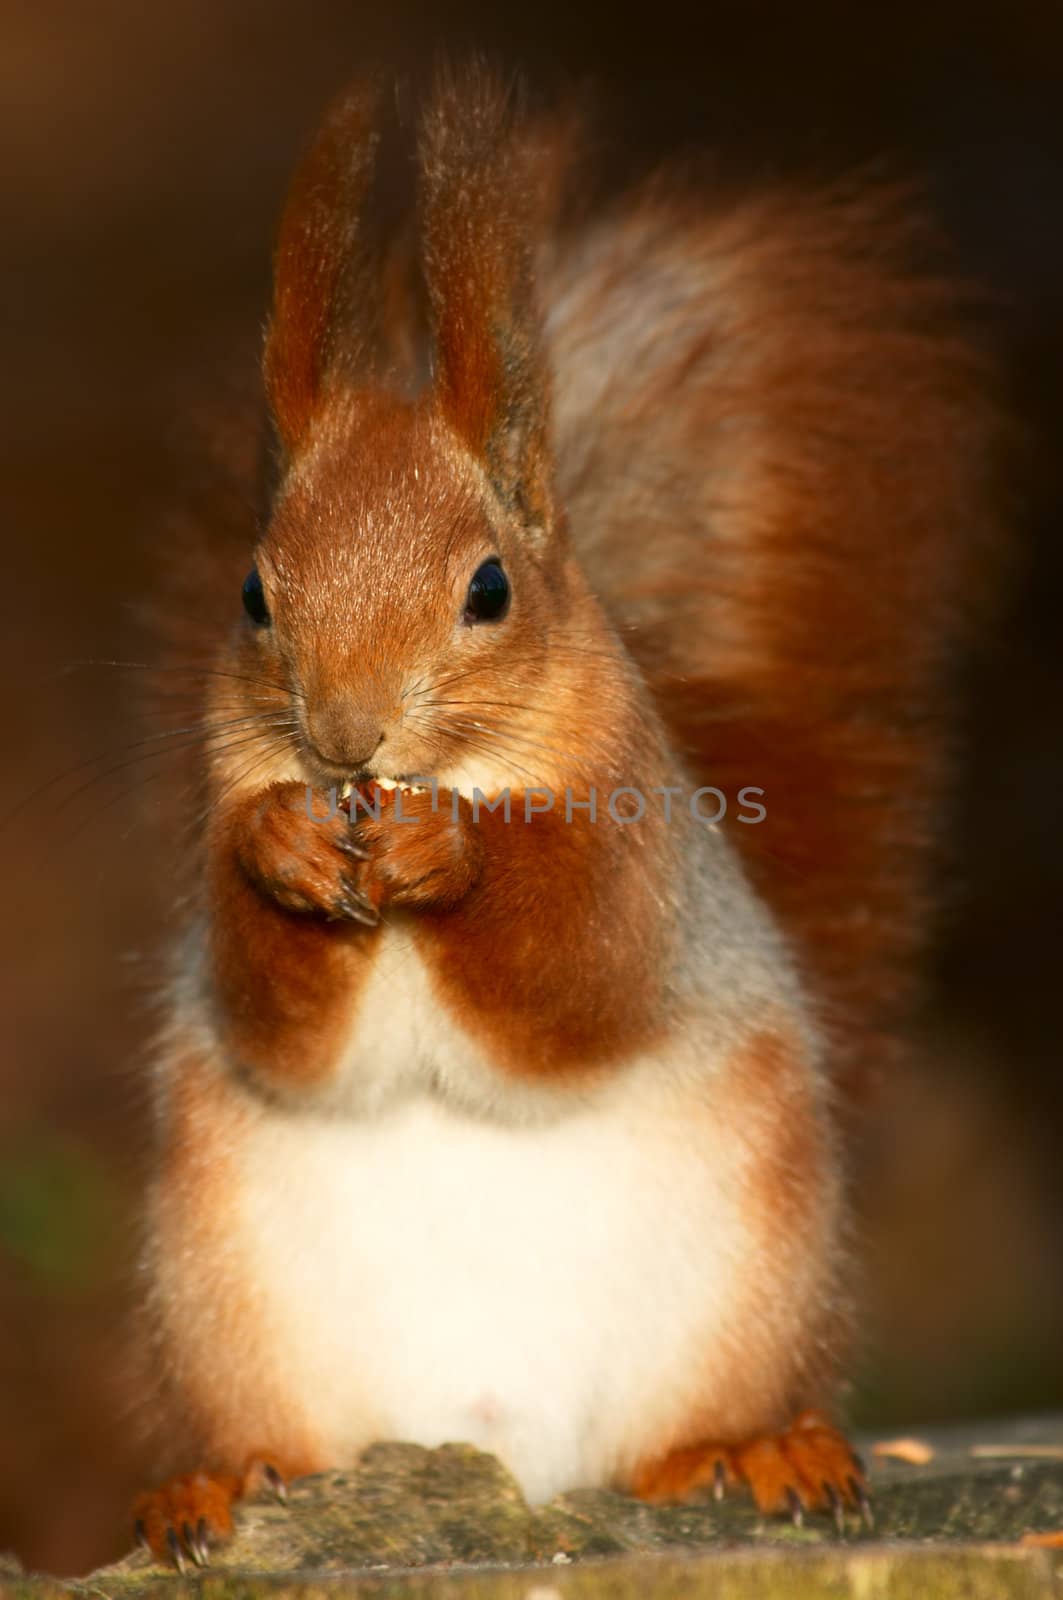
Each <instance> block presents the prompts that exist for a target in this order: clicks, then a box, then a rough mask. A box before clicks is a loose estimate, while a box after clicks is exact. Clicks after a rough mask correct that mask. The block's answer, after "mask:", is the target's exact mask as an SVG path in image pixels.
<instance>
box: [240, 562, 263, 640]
mask: <svg viewBox="0 0 1063 1600" xmlns="http://www.w3.org/2000/svg"><path fill="white" fill-rule="evenodd" d="M243 597H244V610H245V611H246V612H247V614H248V616H249V617H250V618H251V621H252V622H253V623H254V624H255V627H256V628H265V627H268V625H269V607H268V606H267V604H266V595H265V591H264V590H263V588H262V579H261V578H260V577H259V575H258V568H257V567H252V568H251V571H250V572H249V573H248V574H247V577H246V578H245V579H244V587H243Z"/></svg>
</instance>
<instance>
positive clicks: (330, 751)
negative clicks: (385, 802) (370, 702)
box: [307, 700, 384, 773]
mask: <svg viewBox="0 0 1063 1600" xmlns="http://www.w3.org/2000/svg"><path fill="white" fill-rule="evenodd" d="M307 729H308V732H309V734H310V737H311V739H312V740H313V742H314V747H315V749H316V750H317V753H318V755H320V756H321V758H322V760H324V761H327V762H329V763H330V764H331V765H332V766H336V767H342V768H343V769H344V771H345V772H352V773H353V772H357V771H358V770H359V768H361V767H364V766H366V765H367V764H368V763H369V761H371V760H372V758H373V756H374V755H375V753H376V751H377V750H378V749H379V748H380V746H381V744H382V743H383V740H384V731H383V729H382V728H381V726H380V718H379V716H376V715H374V713H373V712H371V711H361V710H359V708H358V707H357V706H352V705H350V704H346V703H344V702H342V701H336V700H334V701H330V702H327V703H326V704H324V705H319V706H315V707H314V709H313V710H312V711H310V713H309V715H308V716H307Z"/></svg>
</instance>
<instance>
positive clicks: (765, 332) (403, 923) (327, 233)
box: [135, 66, 1000, 1565]
mask: <svg viewBox="0 0 1063 1600" xmlns="http://www.w3.org/2000/svg"><path fill="white" fill-rule="evenodd" d="M389 105H390V101H389V97H388V94H387V91H386V90H384V89H382V88H380V87H379V85H378V84H377V83H376V82H375V81H365V82H360V83H358V84H356V85H355V86H354V87H353V88H352V89H351V90H349V91H348V92H347V93H346V94H345V95H344V96H343V97H342V98H341V99H340V100H339V101H338V102H337V104H336V105H335V106H334V107H333V109H332V110H331V112H330V113H329V115H328V116H327V118H326V120H325V122H324V124H323V126H322V128H321V130H320V132H319V133H318V135H317V137H316V139H315V141H314V142H313V144H312V146H311V148H310V150H309V152H308V154H307V155H306V157H305V159H304V162H303V164H302V167H301V168H300V170H299V172H298V173H297V176H296V178H295V181H294V184H293V187H292V190H291V193H290V197H289V199H288V202H287V206H286V209H285V211H284V215H283V218H282V223H281V228H280V235H279V242H278V246H277V252H276V262H275V289H274V297H273V307H272V314H271V318H270V322H269V326H268V332H267V337H266V347H265V362H264V371H265V389H266V396H267V399H268V405H269V411H270V414H271V419H272V426H273V428H274V429H275V437H276V441H277V473H276V480H277V481H276V487H275V490H274V492H273V494H272V499H271V503H270V507H269V513H268V516H267V517H266V518H265V520H264V523H263V525H262V526H261V527H260V528H259V529H258V537H257V542H255V541H253V540H249V542H248V546H247V548H246V551H245V553H244V555H243V557H242V558H241V559H242V563H243V566H244V569H245V570H246V567H247V565H248V564H250V566H251V570H250V574H249V576H248V577H247V578H246V581H245V582H244V586H243V595H242V602H241V595H240V594H239V593H238V592H237V588H238V585H237V584H236V583H234V584H233V585H232V589H231V621H230V623H229V624H228V625H227V627H226V628H225V629H224V630H223V634H222V636H221V637H217V638H215V639H214V641H213V646H212V649H213V655H212V664H211V669H210V672H209V674H208V675H207V677H206V681H207V683H208V686H209V687H208V689H207V692H206V696H205V707H204V722H203V726H204V728H205V730H207V734H208V737H207V738H206V739H205V742H204V749H205V755H204V764H203V777H204V782H205V785H206V789H207V795H208V799H209V805H208V807H207V809H206V812H205V820H204V821H203V825H202V827H201V828H200V830H199V833H198V836H197V840H196V847H195V849H196V854H195V859H194V864H193V865H192V866H190V868H189V883H190V885H192V886H193V893H192V894H191V896H190V899H191V905H192V909H191V911H190V913H189V916H188V918H187V919H186V926H185V928H184V930H183V933H182V935H181V939H180V941H179V942H178V950H177V955H176V957H175V962H174V978H173V982H172V985H171V990H170V995H169V1000H168V1011H167V1020H166V1024H165V1027H164V1028H163V1030H162V1036H161V1041H160V1044H159V1047H158V1055H157V1061H156V1065H155V1075H156V1084H157V1101H158V1126H159V1155H158V1160H157V1178H156V1181H155V1183H154V1186H153V1189H152V1194H151V1201H150V1212H149V1230H148V1235H149V1236H148V1243H147V1248H146V1257H145V1265H146V1272H147V1276H148V1280H149V1282H150V1286H151V1287H150V1294H149V1296H148V1306H147V1313H146V1314H147V1316H148V1318H149V1319H150V1325H151V1333H152V1343H151V1349H152V1351H153V1360H154V1369H155V1371H156V1373H157V1374H158V1386H157V1393H156V1396H155V1401H154V1405H155V1409H156V1412H157V1418H158V1420H159V1422H160V1432H161V1433H162V1435H163V1436H164V1437H165V1439H166V1442H167V1445H168V1447H169V1459H168V1461H167V1463H166V1466H167V1467H168V1469H169V1470H172V1471H173V1472H175V1473H178V1474H179V1475H178V1476H175V1477H172V1478H170V1479H168V1480H167V1481H165V1482H164V1483H163V1485H162V1487H161V1488H158V1489H155V1490H152V1491H150V1492H148V1493H146V1494H144V1495H142V1496H141V1497H140V1499H139V1500H138V1502H137V1506H136V1511H135V1517H136V1523H137V1531H138V1534H139V1535H140V1537H141V1539H142V1541H143V1542H145V1543H146V1544H148V1545H149V1546H150V1548H151V1549H152V1550H153V1551H155V1552H156V1553H157V1554H159V1555H162V1556H166V1557H169V1558H171V1559H173V1560H175V1561H176V1562H177V1563H178V1565H181V1564H182V1563H183V1562H184V1560H185V1559H186V1558H187V1559H190V1560H193V1561H196V1562H199V1563H205V1562H206V1561H207V1559H208V1556H209V1550H210V1547H211V1546H212V1545H213V1543H214V1542H215V1541H216V1540H220V1539H222V1538H224V1537H225V1535H226V1534H227V1533H228V1532H229V1531H230V1529H231V1523H232V1505H233V1502H234V1500H236V1499H237V1498H238V1497H239V1496H240V1495H241V1494H244V1493H249V1492H252V1491H253V1490H256V1489H259V1488H269V1487H271V1486H272V1487H273V1488H274V1489H279V1488H280V1487H281V1486H282V1485H283V1483H284V1482H285V1481H286V1480H287V1478H288V1477H290V1476H291V1475H297V1474H302V1473H308V1472H315V1471H321V1470H324V1469H328V1468H335V1467H342V1466H346V1465H349V1464H350V1463H351V1462H352V1461H353V1460H354V1459H355V1458H356V1457H357V1455H358V1454H359V1453H360V1452H361V1451H362V1450H363V1449H364V1448H365V1447H366V1446H367V1445H368V1444H370V1443H371V1442H372V1441H374V1440H377V1439H382V1438H400V1439H406V1440H412V1441H416V1442H419V1443H421V1444H423V1445H426V1446H435V1445H439V1444H441V1443H443V1442H444V1441H447V1440H466V1441H470V1442H472V1443H474V1444H476V1445H478V1446H481V1447H482V1448H484V1449H486V1450H490V1451H494V1452H496V1453H497V1455H498V1456H499V1457H500V1458H501V1459H502V1460H503V1462H504V1463H505V1464H506V1465H507V1466H508V1468H509V1469H510V1470H511V1471H512V1473H513V1474H514V1476H515V1477H516V1479H517V1481H518V1482H519V1483H520V1485H521V1487H522V1489H523V1491H524V1492H525V1494H526V1495H527V1496H528V1497H529V1499H530V1500H532V1501H542V1500H545V1499H548V1498H550V1497H552V1496H554V1495H556V1494H558V1493H560V1492H563V1491H565V1490H569V1489H574V1488H577V1487H581V1486H593V1485H613V1486H616V1487H619V1488H621V1489H624V1490H628V1491H631V1492H633V1493H635V1494H638V1495H642V1496H644V1497H646V1498H650V1499H660V1498H671V1497H682V1496H684V1495H686V1494H688V1493H690V1492H692V1491H694V1490H695V1489H697V1488H699V1487H700V1486H708V1487H709V1488H710V1489H711V1490H713V1491H714V1492H716V1493H722V1492H724V1491H725V1490H727V1489H728V1488H730V1487H738V1486H740V1485H747V1486H748V1487H749V1488H750V1489H751V1490H752V1492H753V1494H754V1496H755V1498H756V1501H757V1503H758V1505H759V1506H760V1507H761V1508H762V1509H763V1510H765V1511H768V1512H773V1511H777V1510H778V1511H783V1512H788V1513H790V1514H791V1515H793V1516H796V1517H800V1515H801V1514H802V1513H804V1512H812V1511H818V1510H823V1511H826V1512H828V1513H831V1514H833V1515H834V1517H835V1519H836V1520H837V1521H843V1520H844V1516H845V1513H846V1511H847V1510H850V1509H851V1510H855V1511H857V1512H860V1511H863V1512H864V1513H865V1514H867V1511H868V1503H869V1502H868V1484H867V1480H866V1477H865V1474H864V1470H863V1467H862V1465H861V1463H860V1461H859V1459H858V1458H857V1457H856V1456H855V1455H854V1453H853V1452H852V1450H851V1449H850V1447H849V1445H848V1443H847V1442H846V1440H845V1438H844V1436H843V1434H842V1433H841V1432H839V1431H838V1430H837V1428H836V1426H835V1422H836V1415H835V1409H834V1408H835V1407H836V1404H837V1399H838V1393H839V1382H840V1378H841V1375H842V1374H843V1372H844V1366H845V1361H846V1357H847V1351H848V1349H849V1346H850V1341H851V1336H852V1330H853V1325H854V1320H855V1318H854V1312H853V1307H852V1298H853V1297H852V1291H851V1277H852V1273H851V1268H850V1260H849V1257H850V1244H849V1240H848V1234H849V1218H848V1202H847V1188H848V1184H849V1174H848V1170H847V1149H848V1146H849V1139H850V1121H851V1118H850V1116H849V1112H850V1111H851V1110H852V1108H853V1107H854V1106H856V1105H858V1104H859V1103H860V1101H861V1100H862V1098H864V1097H865V1094H866V1083H867V1081H868V1080H869V1078H871V1077H873V1076H874V1075H875V1074H876V1073H878V1072H881V1071H882V1070H883V1067H884V1063H885V1062H886V1061H887V1059H888V1057H889V1054H890V1052H891V1051H892V1050H893V1049H894V1048H895V1038H896V1030H897V1023H898V1019H899V1018H900V1017H901V1015H902V1013H903V1009H904V1005H905V1001H906V998H907V996H908V993H909V990H910V984H911V972H912V965H913V956H914V955H915V953H916V952H917V949H918V946H919V943H920V940H921V938H922V937H923V935H924V933H925V930H926V924H927V918H928V897H927V880H928V861H929V852H930V848H931V846H932V844H933V840H934V834H935V830H936V829H937V828H938V827H939V813H940V811H941V806H942V793H943V782H944V779H945V776H946V774H947V768H948V749H949V734H950V723H949V718H950V701H951V696H952V685H951V681H950V680H951V678H952V675H953V670H954V666H955V662H956V658H957V651H958V648H959V646H960V644H961V642H962V641H963V638H964V636H965V634H966V633H967V632H968V631H969V627H970V620H971V618H972V615H973V614H974V613H975V610H976V607H977V602H978V597H979V596H978V591H979V586H980V576H979V574H980V572H981V570H982V568H983V566H984V551H985V549H986V548H988V546H989V545H990V544H991V543H992V541H993V537H994V521H995V517H996V515H997V513H996V512H995V511H994V509H993V506H994V495H993V462H994V457H995V454H996V447H997V439H998V434H999V432H1000V426H999V423H998V419H997V415H996V408H995V404H994V402H993V400H992V398H991V390H992V383H991V373H990V370H989V363H988V362H987V361H986V359H985V358H984V356H983V355H982V353H981V352H980V349H979V347H978V343H977V341H976V340H974V339H972V338H971V337H970V336H969V334H968V332H967V331H966V329H965V326H964V320H965V319H964V316H963V315H962V313H961V302H962V299H963V295H962V294H961V293H960V292H959V291H958V290H957V287H956V286H955V284H954V283H953V282H952V281H951V280H950V278H949V277H948V275H947V274H943V273H940V272H939V271H938V270H937V269H936V268H934V267H932V266H931V265H928V259H929V252H928V250H927V248H926V245H925V240H924V237H923V233H922V232H921V229H920V226H919V225H918V224H917V223H915V222H913V220H912V218H911V216H910V214H909V212H910V208H909V204H908V202H907V200H906V198H905V197H904V196H903V195H900V194H899V193H898V192H896V191H894V190H892V189H889V190H886V191H885V192H880V191H878V190H876V189H874V188H873V187H869V186H866V185H859V184H858V185H853V186H851V187H848V188H847V187H845V186H835V187H823V186H819V187H817V186H808V187H801V186H800V185H778V186H766V187H763V186H762V187H760V188H755V187H754V188H752V189H747V190H738V189H733V188H727V189H725V188H723V187H722V186H720V187H717V186H716V185H714V184H713V183H712V182H709V181H704V182H696V181H693V179H692V178H691V177H690V176H689V174H688V175H687V177H686V178H682V177H680V176H678V175H676V174H674V173H673V174H668V173H664V174H658V175H656V176H655V177H652V178H650V179H639V180H632V182H631V184H630V185H629V186H628V187H627V188H625V189H622V190H621V191H620V192H619V193H611V194H610V195H609V196H608V198H606V197H605V196H604V195H600V198H599V200H598V201H597V202H594V203H591V202H590V201H589V199H588V196H589V195H590V194H591V192H592V190H593V182H592V180H591V179H590V178H589V177H588V175H587V174H588V166H587V164H586V161H585V157H584V155H583V153H582V152H583V148H584V142H583V136H582V134H581V132H580V130H579V129H578V127H577V126H576V124H575V123H574V121H573V120H572V119H571V118H569V117H567V116H560V115H559V116H558V117H557V118H555V119H551V118H550V117H546V116H543V115H539V114H535V115H533V114H532V113H531V112H530V111H528V110H526V109H524V108H523V104H522V102H521V100H520V97H519V96H517V95H515V94H513V93H511V92H510V90H509V89H508V88H507V87H506V86H505V85H503V84H501V83H500V82H499V81H498V80H497V79H496V78H495V77H494V76H493V75H492V73H491V72H490V71H488V70H486V69H485V68H483V67H482V66H472V67H467V68H462V69H458V70H455V71H449V72H440V73H439V74H438V75H437V78H436V80H435V85H434V88H433V89H432V91H431V92H430V93H429V94H428V95H427V96H426V97H425V103H424V105H423V108H422V110H421V113H420V115H419V119H418V121H417V127H416V133H415V135H414V136H413V139H412V143H413V145H414V147H415V154H414V167H415V171H416V182H415V190H416V193H415V196H414V197H413V199H412V200H411V205H410V208H409V215H408V216H405V217H404V218H403V220H402V221H401V222H400V223H399V224H397V225H395V226H392V227H391V229H390V232H389V231H388V230H387V229H385V228H383V227H382V226H381V225H380V224H379V220H378V219H379V214H380V209H381V208H380V193H381V191H382V189H383V188H385V187H386V179H385V178H384V177H382V162H381V149H382V146H383V145H384V144H386V139H385V134H384V130H385V128H386V126H387V124H388V121H389V110H388V108H389ZM393 209H394V208H393ZM375 219H377V220H375ZM252 543H254V548H253V549H252V548H251V546H252ZM178 558H179V559H180V552H178ZM241 575H242V574H241ZM227 596H228V591H227ZM233 729H235V730H236V732H237V734H238V735H239V736H238V737H231V736H227V735H229V734H231V731H232V730H233ZM740 795H743V796H744V797H745V805H744V807H743V806H742V805H741V804H739V796H740ZM721 799H722V801H723V806H722V807H721V804H720V801H721Z"/></svg>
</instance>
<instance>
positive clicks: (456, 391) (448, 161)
mask: <svg viewBox="0 0 1063 1600" xmlns="http://www.w3.org/2000/svg"><path fill="white" fill-rule="evenodd" d="M535 156H536V148H535V140H534V138H533V137H532V136H531V132H530V130H529V129H528V128H527V127H526V126H524V125H522V118H521V115H520V106H519V104H518V103H517V96H516V94H515V92H514V91H513V90H507V88H506V87H505V86H504V85H503V84H502V83H500V81H499V80H498V79H497V78H496V77H495V76H494V75H493V74H492V73H491V72H489V71H488V70H487V69H486V68H484V67H483V66H481V65H475V66H473V67H471V68H466V69H464V70H463V71H462V72H461V73H460V75H459V74H455V73H452V72H448V71H441V72H440V73H439V74H438V75H437V79H436V88H435V93H434V96H433V97H432V99H431V102H430V104H429V107H428V109H427V112H426V114H425V116H424V119H423V122H422V128H421V140H420V168H421V183H422V220H423V229H424V253H425V277H426V280H427V286H428V296H429V303H430V308H431V314H432V331H433V335H434V345H435V357H436V360H435V387H436V397H437V402H438V405H439V408H440V410H441V412H442V414H443V415H444V417H445V418H446V420H447V421H448V422H449V423H450V425H451V427H452V428H453V429H454V430H455V432H456V433H457V434H458V435H459V437H460V438H461V439H463V440H464V442H465V443H466V445H467V446H468V448H469V449H470V450H471V451H472V453H473V455H475V456H476V457H477V459H478V460H480V461H482V463H483V465H484V467H485V469H486V471H487V474H488V476H489V478H490V479H491V482H492V484H493V485H494V487H495V489H496V490H497V492H498V494H499V495H500V497H501V498H502V500H503V501H504V502H505V503H506V504H509V505H512V506H513V507H514V508H515V509H516V510H517V511H518V512H519V513H520V515H521V516H522V517H523V519H524V520H525V522H526V524H527V526H528V527H529V530H537V531H539V532H540V533H542V532H544V531H545V530H546V529H547V528H548V527H549V526H550V522H551V506H550V492H549V473H548V465H547V459H546V456H547V451H546V444H547V439H546V435H547V417H548V389H547V378H546V371H545V366H544V362H543V358H542V353H541V338H540V329H539V316H538V310H537V307H536V304H535V293H534V274H533V262H532V246H531V239H530V237H529V230H530V228H533V227H534V216H535V214H536V212H537V211H538V210H539V209H540V205H539V203H538V199H539V197H538V196H537V194H536V189H535V182H536V177H537V174H536V160H535Z"/></svg>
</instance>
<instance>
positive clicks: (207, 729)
mask: <svg viewBox="0 0 1063 1600" xmlns="http://www.w3.org/2000/svg"><path fill="white" fill-rule="evenodd" d="M272 716H273V713H271V712H256V713H254V714H252V715H249V716H245V717H234V718H226V719H224V720H215V721H213V722H212V721H211V720H210V719H204V721H202V722H197V723H195V724H193V725H190V726H189V727H186V728H174V729H166V730H163V731H161V732H158V733H153V734H148V735H146V736H145V737H144V738H143V739H134V740H131V741H129V742H128V743H126V744H121V745H112V746H111V748H110V749H109V750H101V751H99V752H98V753H97V754H96V755H94V756H88V757H86V759H85V760H84V761H78V762H76V763H75V764H74V765H73V766H71V767H65V768H64V769H63V770H62V771H61V772H55V773H53V774H52V776H51V777H50V778H46V779H45V780H44V782H43V783H40V784H38V785H37V786H36V788H34V789H32V790H31V791H30V793H29V794H28V795H24V796H23V798H22V799H21V800H19V801H18V803H17V804H16V805H15V806H14V807H13V808H12V809H11V810H10V811H9V812H7V814H6V815H5V816H3V817H0V831H2V830H3V829H5V828H7V827H8V826H9V824H10V823H12V822H13V821H14V820H15V819H16V818H17V817H18V816H20V815H21V813H22V812H23V811H24V810H25V809H26V807H27V806H29V805H32V804H33V802H34V801H35V800H39V799H40V798H41V797H42V796H43V795H45V794H47V793H48V791H49V790H50V789H53V788H55V787H56V785H57V784H61V783H69V782H70V780H71V779H72V778H76V777H78V776H79V774H80V773H82V772H84V771H86V770H87V769H88V768H91V767H94V766H96V765H97V763H98V762H100V761H106V760H108V759H109V757H111V756H113V755H125V754H127V753H128V752H129V751H131V750H139V749H142V748H143V747H144V746H145V745H154V744H158V743H161V742H162V741H165V740H169V739H177V738H180V737H182V736H184V735H189V734H194V735H196V737H197V738H201V737H203V735H204V734H209V733H212V732H219V733H221V732H225V731H226V730H227V729H229V728H234V727H237V726H240V725H246V724H248V723H258V724H259V725H261V726H263V727H267V726H270V725H275V724H271V721H270V719H271V718H272ZM292 725H293V726H295V719H294V718H293V719H292ZM191 742H192V743H195V742H196V740H195V739H193V740H192V741H191ZM174 748H175V749H177V748H179V747H177V746H175V747H174ZM134 759H135V758H134ZM122 765H125V763H121V764H119V766H117V767H112V768H110V769H108V770H109V771H110V772H114V771H121V768H122ZM107 775H108V773H107V772H104V773H101V774H99V775H98V776H100V777H106V776H107ZM78 792H80V791H78Z"/></svg>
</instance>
